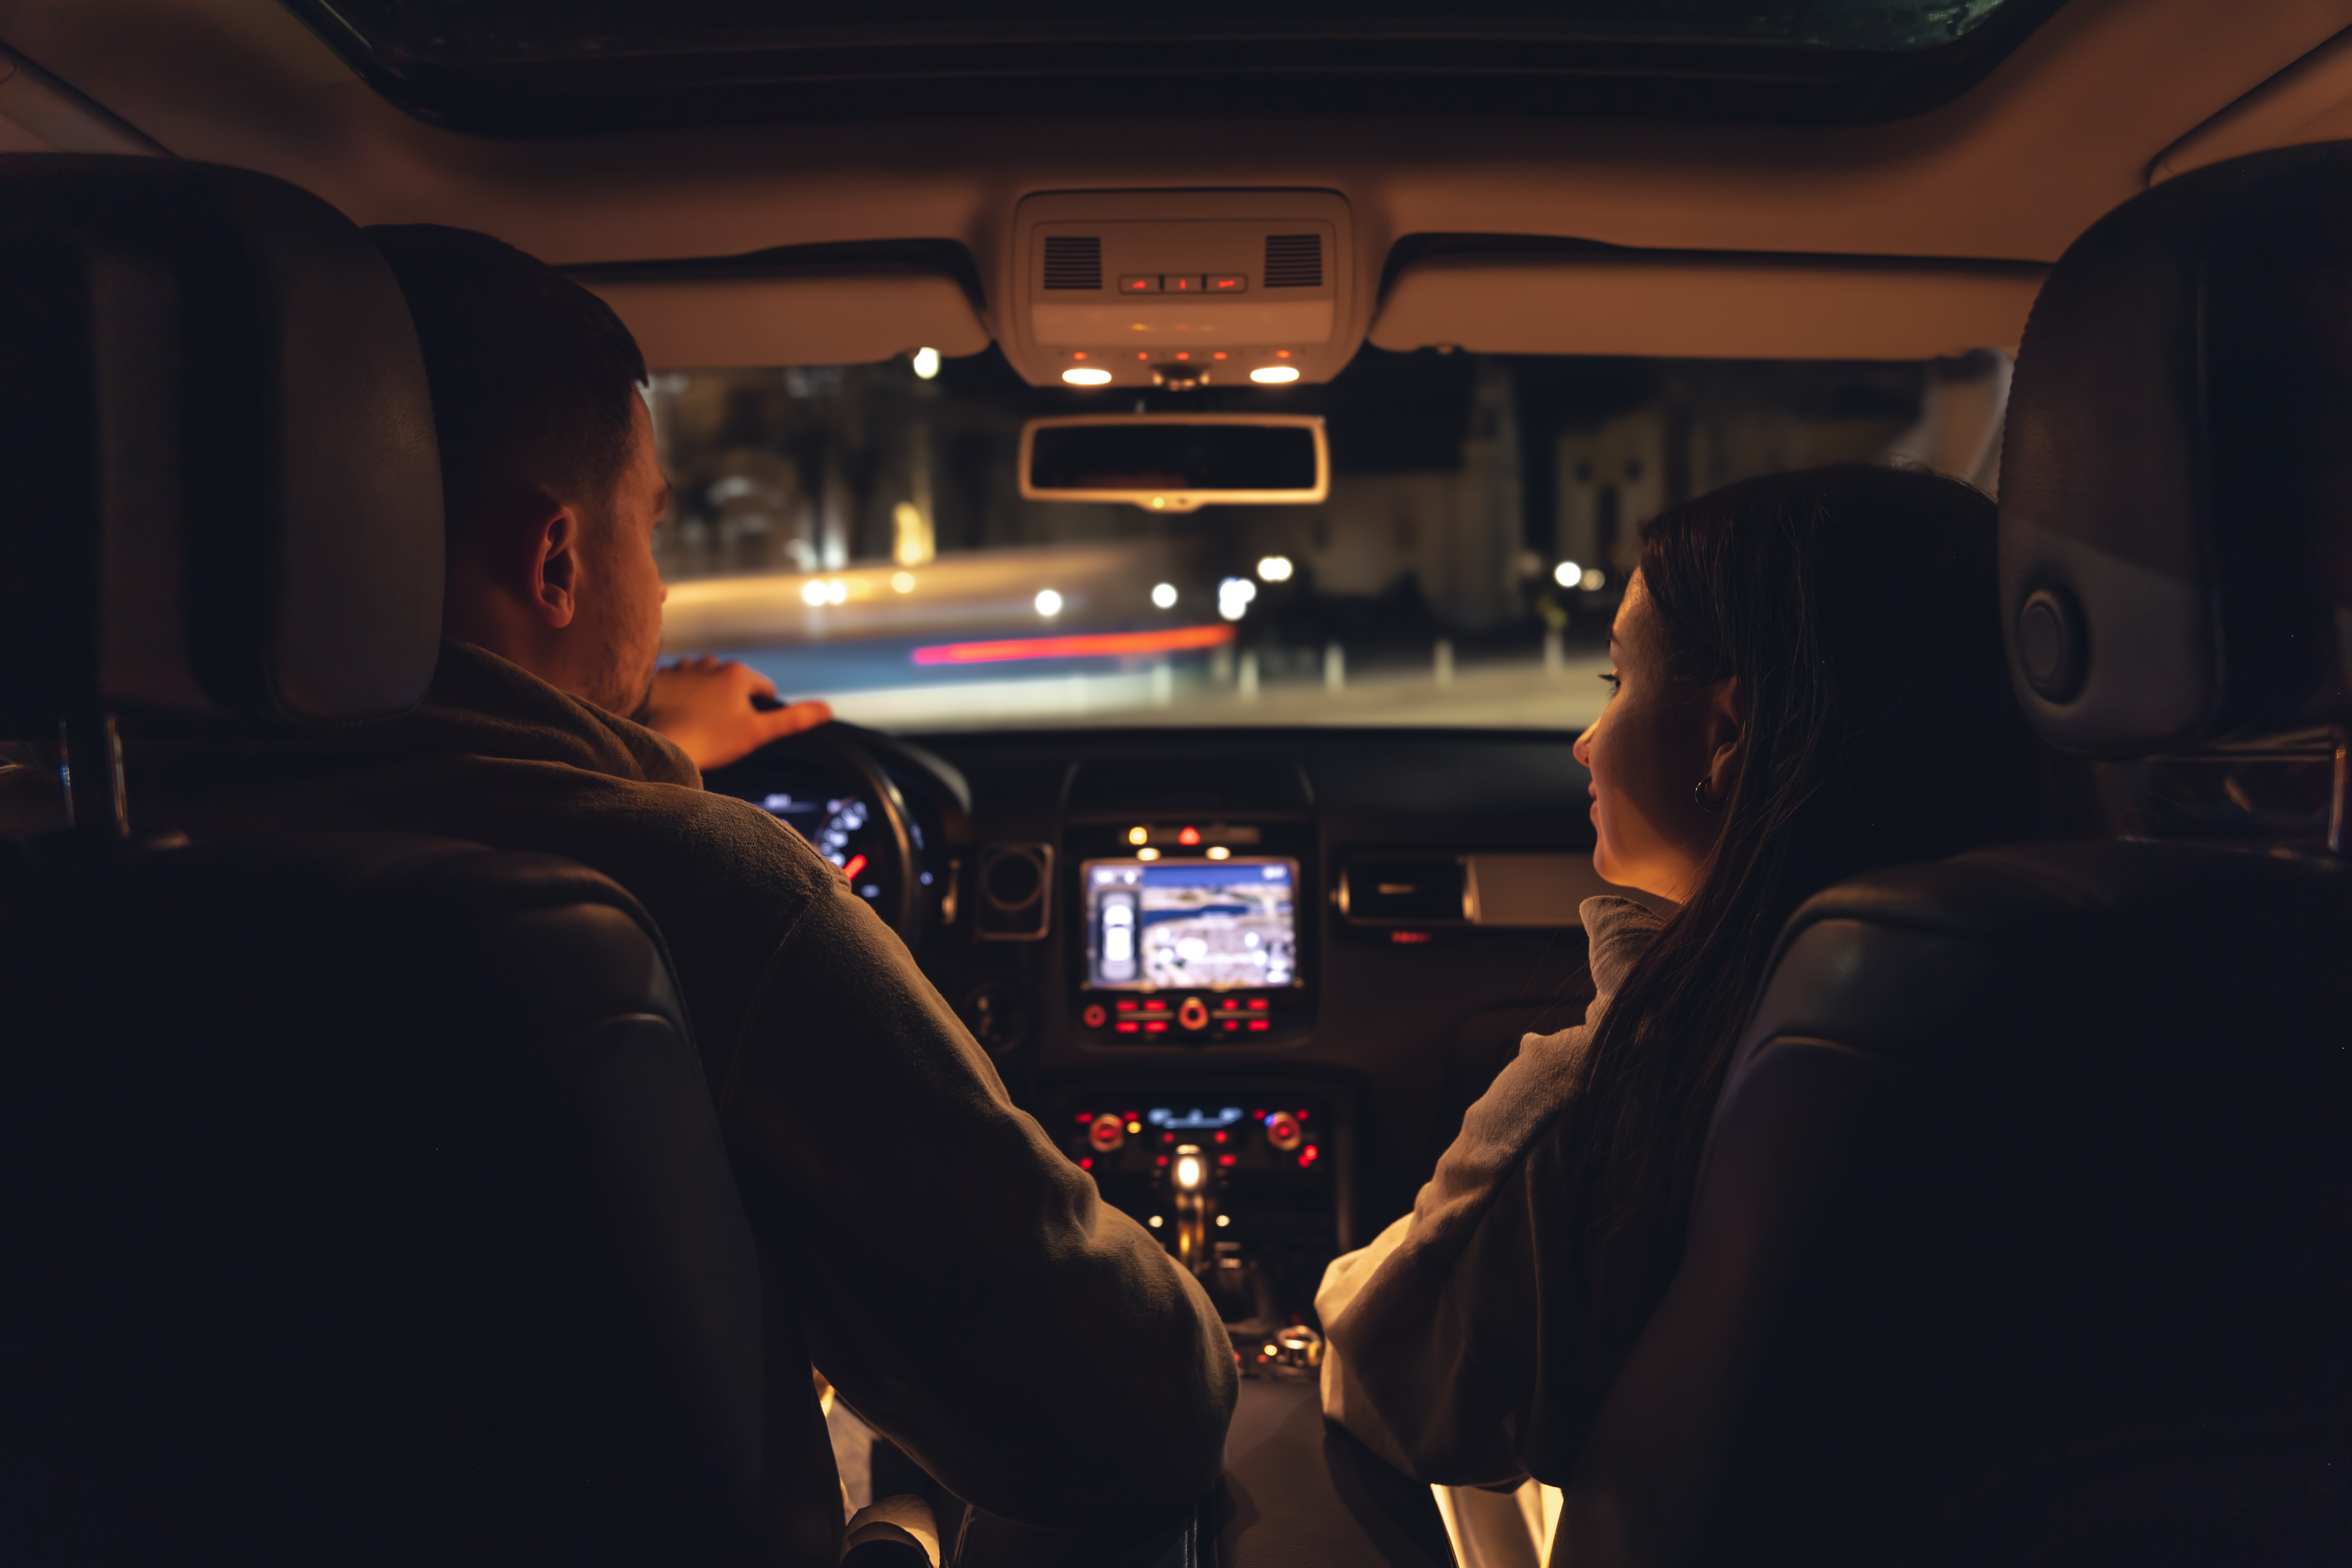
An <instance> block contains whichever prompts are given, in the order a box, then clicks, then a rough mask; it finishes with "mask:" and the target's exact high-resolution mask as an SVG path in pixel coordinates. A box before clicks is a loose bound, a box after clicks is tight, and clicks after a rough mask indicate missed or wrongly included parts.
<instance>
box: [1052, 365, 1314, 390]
mask: <svg viewBox="0 0 2352 1568" xmlns="http://www.w3.org/2000/svg"><path fill="white" fill-rule="evenodd" d="M1064 374H1067V373H1066V372H1065V373H1064ZM1250 379H1251V380H1252V381H1262V382H1265V383H1266V384H1269V385H1274V384H1280V383H1282V382H1286V381H1297V379H1298V367H1297V365H1288V364H1262V365H1260V366H1258V367H1257V368H1256V369H1255V370H1254V371H1252V372H1250Z"/></svg>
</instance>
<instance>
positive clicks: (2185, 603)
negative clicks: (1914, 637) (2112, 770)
mask: <svg viewBox="0 0 2352 1568" xmlns="http://www.w3.org/2000/svg"><path fill="white" fill-rule="evenodd" d="M2000 570H2001V604H2002V609H2003V613H2004V614H2005V616H2007V630H2008V637H2009V651H2010V668H2011V672H2012V674H2013V676H2014V678H2015V681H2016V686H2017V693H2018V698H2019V700H2021V702H2022V703H2023V704H2024V705H2025V710H2026V713H2027V716H2028V717H2029V718H2030V719H2031V720H2032V722H2033V724H2034V727H2035V728H2036V729H2038V730H2039V731H2041V732H2042V735H2043V737H2044V738H2045V739H2047V740H2049V741H2051V742H2053V743H2054V744H2056V745H2060V746H2063V747H2066V748H2068V749H2070V750H2073V751H2078V752H2098V753H2105V754H2109V755H2126V754H2132V753H2147V752H2159V751H2167V750H2179V749H2186V748H2189V747H2194V746H2196V745H2199V744H2200V743H2202V742H2207V741H2210V740H2213V739H2216V738H2218V737H2222V736H2229V735H2248V734H2259V733H2263V732H2265V731H2270V732H2275V731H2285V730H2289V729H2295V728H2300V727H2303V726H2305V725H2309V724H2314V723H2320V722H2327V721H2336V720H2340V719H2343V718H2345V717H2347V715H2352V706H2347V698H2346V692H2347V685H2352V671H2347V667H2346V665H2347V658H2352V143H2334V144H2327V145H2321V146H2312V147H2299V148H2294V149H2290V150H2288V151H2284V152H2279V153H2260V154H2257V155H2255V156H2252V157H2249V158H2241V159H2237V160H2234V161H2232V162H2230V163H2217V164H2215V165H2213V166H2211V167H2210V168H2207V169H2202V170H2200V171H2198V172H2197V173H2195V174H2188V175H2184V176H2182V177H2181V178H2179V179H2177V180H2173V181H2171V182H2169V183H2168V184H2163V185H2159V186H2158V187H2157V188H2156V189H2155V190H2152V191H2149V192H2147V193H2146V194H2145V195H2139V196H2136V197H2134V198H2133V199H2132V200H2130V201H2128V202H2126V203H2125V204H2124V205H2122V206H2120V207H2118V208H2116V210H2115V211H2114V212H2113V213H2111V214H2109V215H2108V216H2105V218H2102V219H2101V220H2100V221H2099V222H2098V223H2096V224H2095V225H2093V226H2092V227H2091V228H2090V230H2089V231H2088V232H2087V233H2085V234H2084V236H2083V237H2081V238H2080V239H2077V240H2076V241H2075V242H2074V245H2073V246H2071V247H2068V249H2067V251H2066V254H2065V255H2064V257H2063V258H2061V259H2060V260H2059V263H2058V265H2057V267H2056V268H2055V269H2054V270H2053V272H2052V273H2051V275H2050V278H2049V280H2048V281H2047V282H2046V283H2044V284H2043V285H2042V294H2041V297H2040V299H2039V300H2036V301H2035V303H2034V307H2033V313H2032V319H2031V320H2030V321H2028V322H2027V323H2026V328H2025V341H2024V346H2023V348H2022V349H2021V351H2020V353H2019V355H2018V362H2017V375H2016V380H2015V382H2014V383H2013V384H2012V387H2011V394H2010V407H2009V427H2008V433H2007V436H2006V437H2005V441H2004V447H2003V453H2002V458H2001V472H2000Z"/></svg>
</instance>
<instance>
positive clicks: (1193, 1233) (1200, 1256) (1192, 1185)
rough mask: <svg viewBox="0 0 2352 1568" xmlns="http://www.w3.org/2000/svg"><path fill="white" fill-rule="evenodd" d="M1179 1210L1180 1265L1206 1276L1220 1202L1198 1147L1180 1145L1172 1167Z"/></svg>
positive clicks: (1171, 1181) (1170, 1174) (1170, 1175)
mask: <svg viewBox="0 0 2352 1568" xmlns="http://www.w3.org/2000/svg"><path fill="white" fill-rule="evenodd" d="M1168 1184H1169V1185H1170V1187H1171V1188H1172V1189H1173V1193H1174V1197H1175V1200H1176V1201H1175V1209H1176V1261H1178V1262H1179V1263H1181V1264H1182V1265H1183V1266H1184V1267H1185V1268H1190V1269H1191V1270H1192V1272H1193V1273H1194V1274H1197V1275H1206V1274H1207V1273H1208V1271H1209V1268H1210V1265H1211V1260H1212V1258H1213V1256H1214V1254H1213V1249H1212V1248H1211V1247H1210V1246H1209V1227H1210V1226H1212V1225H1214V1224H1215V1223H1216V1213H1217V1198H1216V1194H1214V1193H1212V1192H1211V1191H1210V1190H1209V1162H1208V1159H1207V1158H1206V1156H1204V1155H1203V1154H1202V1152H1201V1146H1200V1145H1199V1144H1197V1143H1183V1144H1179V1145H1178V1146H1177V1149H1176V1158H1175V1159H1174V1160H1173V1161H1171V1163H1170V1164H1169V1167H1168Z"/></svg>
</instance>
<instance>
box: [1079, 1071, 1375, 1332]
mask: <svg viewBox="0 0 2352 1568" xmlns="http://www.w3.org/2000/svg"><path fill="white" fill-rule="evenodd" d="M1048 1130H1049V1131H1052V1132H1054V1133H1055V1136H1056V1137H1057V1139H1058V1140H1059V1142H1060V1143H1061V1145H1062V1150H1063V1152H1064V1153H1066V1155H1068V1156H1069V1158H1070V1160H1071V1161H1072V1163H1075V1164H1076V1165H1077V1166H1078V1167H1079V1168H1080V1169H1081V1170H1084V1171H1086V1172H1087V1173H1090V1174H1091V1175H1092V1176H1093V1177H1094V1179H1095V1185H1096V1186H1097V1189H1098V1190H1099V1191H1100V1192H1101V1193H1102V1195H1103V1200H1104V1201H1105V1202H1106V1203H1108V1204H1110V1205H1113V1206H1115V1207H1117V1208H1119V1209H1122V1210H1124V1211H1125V1212H1126V1213H1128V1214H1129V1215H1133V1216H1134V1217H1135V1218H1136V1219H1137V1220H1138V1221H1139V1222H1140V1223H1141V1224H1143V1225H1144V1226H1147V1227H1148V1228H1150V1230H1151V1232H1152V1233H1153V1234H1154V1235H1155V1236H1158V1237H1160V1239H1161V1240H1162V1241H1163V1242H1164V1243H1166V1244H1167V1246H1168V1248H1169V1250H1170V1251H1171V1252H1172V1253H1173V1254H1175V1256H1176V1258H1177V1259H1178V1260H1179V1261H1180V1262H1181V1263H1183V1264H1185V1265H1186V1266H1187V1267H1189V1268H1192V1271H1193V1273H1194V1274H1195V1275H1196V1276H1197V1277H1198V1278H1199V1279H1200V1280H1201V1282H1202V1285H1203V1286H1205V1287H1206V1288H1207V1289H1208V1291H1209V1294H1210V1298H1211V1300H1213V1301H1215V1303H1216V1305H1217V1308H1218V1310H1219V1312H1220V1314H1221V1315H1222V1316H1223V1318H1224V1320H1225V1321H1226V1325H1227V1327H1228V1329H1229V1330H1230V1331H1231V1332H1232V1334H1233V1337H1234V1349H1235V1351H1236V1352H1237V1353H1239V1355H1240V1356H1241V1359H1242V1364H1243V1367H1244V1370H1247V1371H1250V1372H1255V1373H1261V1374H1264V1375H1275V1376H1280V1375H1284V1374H1285V1373H1301V1372H1304V1371H1305V1370H1307V1369H1311V1368H1312V1367H1313V1366H1314V1365H1315V1364H1317V1363H1318V1362H1319V1360H1320V1346H1319V1341H1318V1340H1316V1338H1315V1335H1314V1333H1313V1331H1312V1330H1311V1329H1307V1308H1308V1307H1309V1305H1310V1304H1311V1303H1312V1302H1313V1300H1314V1296H1315V1289H1316V1286H1317V1285H1318V1283H1320V1281H1321V1279H1322V1277H1323V1269H1324V1267H1325V1265H1327V1264H1328V1263H1329V1262H1330V1260H1331V1258H1332V1257H1333V1255H1334V1254H1335V1253H1336V1252H1337V1251H1338V1242H1339V1237H1340V1236H1341V1235H1342V1234H1344V1232H1343V1226H1344V1224H1345V1221H1346V1218H1347V1215H1345V1213H1344V1210H1345V1207H1346V1193H1347V1191H1348V1186H1349V1183H1348V1179H1347V1172H1348V1167H1349V1164H1350V1163H1352V1160H1353V1156H1354V1148H1355V1127H1354V1105H1353V1101H1352V1098H1351V1097H1350V1096H1349V1095H1347V1094H1346V1093H1344V1092H1343V1091H1340V1090H1338V1089H1334V1088H1333V1087H1331V1086H1330V1085H1328V1084H1312V1083H1303V1082H1293V1081H1283V1080H1275V1079H1260V1080H1255V1081H1246V1080H1245V1081H1241V1082H1227V1083H1218V1084H1208V1083H1202V1082H1197V1081H1196V1082H1186V1081H1182V1080H1174V1081H1160V1082H1142V1083H1133V1082H1117V1083H1106V1084H1103V1085H1099V1086H1097V1087H1095V1088H1092V1089H1077V1090H1073V1091H1072V1092H1070V1093H1069V1094H1067V1095H1066V1096H1065V1097H1064V1098H1063V1100H1062V1102H1061V1105H1060V1107H1059V1109H1058V1110H1057V1111H1056V1112H1055V1114H1054V1118H1053V1120H1052V1121H1050V1122H1049V1123H1048Z"/></svg>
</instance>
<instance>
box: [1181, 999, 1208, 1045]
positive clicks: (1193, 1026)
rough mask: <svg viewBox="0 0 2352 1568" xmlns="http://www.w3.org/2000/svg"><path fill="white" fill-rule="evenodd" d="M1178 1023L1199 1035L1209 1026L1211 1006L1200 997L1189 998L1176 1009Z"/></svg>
mask: <svg viewBox="0 0 2352 1568" xmlns="http://www.w3.org/2000/svg"><path fill="white" fill-rule="evenodd" d="M1176 1021H1177V1022H1178V1023H1180V1024H1181V1025H1183V1026H1184V1027H1185V1028H1187V1029H1189V1030H1191V1031H1192V1033H1193V1034H1196V1035H1197V1034H1199V1033H1200V1032H1201V1031H1202V1030H1203V1029H1205V1028H1207V1027H1208V1026H1209V1005H1208V1004H1207V1003H1206V1002H1203V1001H1202V1000H1201V999H1200V998H1199V997H1198V996H1187V997H1185V998H1184V1005H1182V1006H1181V1007H1179V1008H1177V1009H1176Z"/></svg>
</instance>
